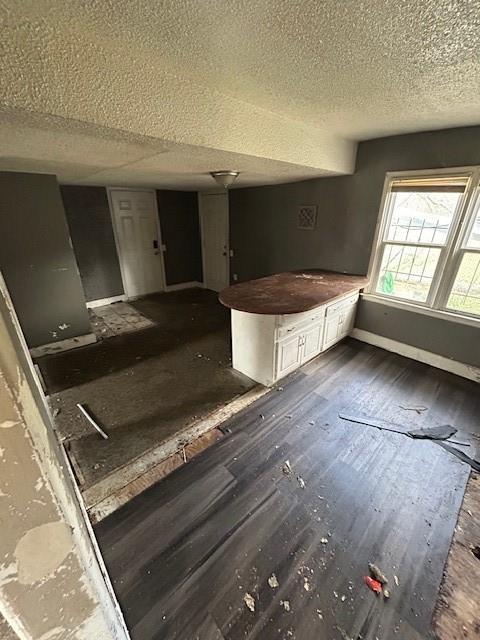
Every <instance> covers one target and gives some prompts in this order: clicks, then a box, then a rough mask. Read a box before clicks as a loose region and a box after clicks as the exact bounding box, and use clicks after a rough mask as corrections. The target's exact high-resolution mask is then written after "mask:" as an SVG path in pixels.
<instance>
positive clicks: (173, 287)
mask: <svg viewBox="0 0 480 640" xmlns="http://www.w3.org/2000/svg"><path fill="white" fill-rule="evenodd" d="M199 287H200V288H201V289H203V282H196V281H193V282H180V284H169V285H167V286H166V287H165V291H181V290H182V289H198V288H199Z"/></svg>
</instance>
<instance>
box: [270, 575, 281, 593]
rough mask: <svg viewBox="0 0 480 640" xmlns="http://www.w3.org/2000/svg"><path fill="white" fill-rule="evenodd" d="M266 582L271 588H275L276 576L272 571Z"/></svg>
mask: <svg viewBox="0 0 480 640" xmlns="http://www.w3.org/2000/svg"><path fill="white" fill-rule="evenodd" d="M268 584H269V585H270V586H271V587H272V589H276V588H277V587H278V586H279V584H278V580H277V576H276V575H275V574H274V573H272V575H271V576H270V577H269V579H268Z"/></svg>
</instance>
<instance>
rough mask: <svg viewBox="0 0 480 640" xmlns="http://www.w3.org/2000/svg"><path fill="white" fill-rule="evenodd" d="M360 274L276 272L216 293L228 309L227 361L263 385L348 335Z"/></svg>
mask: <svg viewBox="0 0 480 640" xmlns="http://www.w3.org/2000/svg"><path fill="white" fill-rule="evenodd" d="M366 284H367V278H366V277H365V276H354V275H347V274H343V273H336V272H332V271H319V270H315V271H299V272H286V273H279V274H276V275H273V276H268V277H266V278H259V279H257V280H250V281H249V282H242V283H241V284H237V285H233V286H231V287H228V288H226V289H224V290H223V291H221V292H220V294H219V300H220V302H221V303H222V304H223V305H224V306H226V307H228V308H230V309H231V310H232V320H231V322H232V366H233V368H234V369H236V370H237V371H240V372H241V373H244V374H245V375H247V376H249V377H250V378H252V379H253V380H256V381H257V382H260V383H261V384H264V385H266V386H269V385H272V384H273V383H275V382H276V381H277V380H279V379H280V378H282V377H284V376H286V375H287V374H289V373H291V372H292V371H294V370H295V369H297V368H298V367H299V366H301V365H302V364H304V363H305V362H307V361H308V360H311V359H312V358H314V357H315V356H317V355H318V354H320V353H321V352H322V351H325V350H326V349H329V348H330V347H331V346H333V345H334V344H335V343H337V342H338V341H339V340H341V339H342V338H344V337H345V336H347V335H348V334H349V333H350V331H351V330H352V328H353V324H354V320H355V313H356V306H357V301H358V296H359V292H360V290H361V289H363V287H364V286H365V285H366Z"/></svg>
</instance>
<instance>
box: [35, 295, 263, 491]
mask: <svg viewBox="0 0 480 640" xmlns="http://www.w3.org/2000/svg"><path fill="white" fill-rule="evenodd" d="M129 305H130V306H131V307H133V308H134V309H136V310H137V311H138V312H139V314H141V317H143V318H144V319H146V320H148V322H149V323H151V324H152V326H150V327H146V328H143V329H141V330H138V331H134V332H127V333H123V334H121V335H116V336H113V337H109V338H107V339H104V340H101V341H99V342H97V343H96V344H94V345H89V346H87V347H83V348H79V349H75V350H71V351H68V352H64V353H60V354H55V355H49V356H46V357H44V358H40V359H39V360H38V364H39V366H40V369H41V372H42V375H43V378H44V381H45V384H46V386H47V390H48V393H49V394H51V397H50V402H51V406H52V410H53V414H54V420H55V426H56V429H57V430H58V433H59V436H60V437H61V438H63V439H66V440H69V441H70V448H71V452H72V454H73V456H74V457H75V460H76V462H77V463H78V465H79V467H80V468H81V471H82V475H83V479H84V485H83V487H82V488H87V487H88V486H91V485H92V484H94V483H95V482H97V481H99V480H101V479H102V478H104V477H105V476H106V475H107V474H109V473H110V472H112V471H113V470H115V469H117V468H118V467H120V466H122V465H124V464H126V463H128V462H130V461H131V460H132V459H134V458H135V457H137V456H139V455H141V454H143V453H144V452H145V451H147V450H149V449H151V448H153V447H155V446H157V445H159V444H160V443H161V442H163V441H166V440H168V439H169V438H171V437H172V436H173V435H174V434H175V433H177V432H178V431H180V430H182V429H184V428H185V427H186V426H188V425H189V424H191V423H192V422H193V421H195V420H196V419H199V418H200V417H202V416H204V415H206V414H208V413H210V412H211V411H213V410H215V409H216V408H218V407H219V406H221V405H223V404H225V403H227V402H229V401H230V400H232V399H233V398H234V397H235V396H237V395H239V394H242V393H244V392H245V391H247V390H248V389H250V388H252V387H253V386H254V383H253V381H251V380H250V379H249V378H246V377H245V376H243V375H241V374H238V373H236V372H234V371H233V370H232V369H231V361H230V333H229V331H230V329H229V314H228V311H227V310H226V309H225V308H224V307H222V306H221V305H220V303H219V302H218V301H217V296H216V294H215V293H213V292H211V291H206V290H203V289H191V290H185V291H178V292H172V293H163V294H156V295H153V296H149V297H147V298H144V299H142V300H138V301H136V302H131V303H129ZM111 306H112V307H114V308H113V309H112V310H110V312H109V313H108V314H107V313H105V312H104V313H103V317H104V318H108V321H109V322H110V324H111V326H112V327H113V325H114V324H115V322H116V320H115V317H114V315H115V313H114V312H115V306H116V305H111ZM122 310H123V311H125V310H124V309H123V307H122ZM129 319H130V322H132V321H133V322H135V318H132V315H131V314H130V316H129ZM142 323H144V321H142ZM100 330H101V329H100ZM77 403H81V404H84V405H85V406H86V407H87V408H88V410H89V411H90V413H91V414H92V415H93V416H94V417H95V420H96V421H97V422H98V424H99V425H100V426H101V427H102V429H104V431H105V432H106V433H107V434H108V436H109V438H108V440H104V439H102V438H101V437H100V436H99V435H98V434H97V433H96V432H94V431H93V429H92V427H91V426H90V425H89V423H88V421H87V420H86V419H85V418H84V417H83V416H82V415H81V413H80V412H79V410H78V408H77V406H76V404H77Z"/></svg>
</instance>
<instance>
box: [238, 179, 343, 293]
mask: <svg viewBox="0 0 480 640" xmlns="http://www.w3.org/2000/svg"><path fill="white" fill-rule="evenodd" d="M350 183H351V177H350V176H348V177H337V178H322V179H318V180H307V181H304V182H294V183H290V184H282V185H273V186H268V187H254V188H249V189H233V190H232V191H230V192H229V209H230V246H231V248H232V249H233V250H234V257H233V258H232V262H231V273H232V274H234V273H236V274H237V276H238V280H239V281H243V280H250V279H252V278H259V277H261V276H265V275H271V274H272V273H278V272H279V271H289V270H292V269H306V268H310V269H313V268H325V269H332V270H335V271H351V272H354V271H355V266H356V265H355V261H354V260H353V259H352V257H351V256H350V255H349V252H348V250H347V249H348V242H349V237H348V236H349V232H348V229H347V227H346V225H345V211H346V209H347V206H348V198H349V187H350ZM305 204H316V205H318V216H317V225H316V229H314V230H313V231H307V230H304V229H298V228H297V211H298V208H299V207H300V206H301V205H305ZM346 256H348V259H346Z"/></svg>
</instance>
